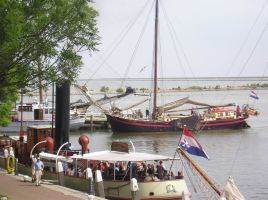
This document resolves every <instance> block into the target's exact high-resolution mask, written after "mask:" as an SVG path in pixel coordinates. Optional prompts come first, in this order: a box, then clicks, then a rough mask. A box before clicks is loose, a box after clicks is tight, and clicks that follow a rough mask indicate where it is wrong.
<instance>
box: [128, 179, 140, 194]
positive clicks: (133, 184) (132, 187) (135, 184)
mask: <svg viewBox="0 0 268 200" xmlns="http://www.w3.org/2000/svg"><path fill="white" fill-rule="evenodd" d="M130 190H131V191H132V192H136V191H139V185H138V181H137V179H135V178H132V179H131V181H130Z"/></svg>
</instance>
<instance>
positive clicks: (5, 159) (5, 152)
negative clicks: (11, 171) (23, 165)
mask: <svg viewBox="0 0 268 200" xmlns="http://www.w3.org/2000/svg"><path fill="white" fill-rule="evenodd" d="M8 155H9V153H8V150H7V149H5V150H4V157H5V158H4V169H6V170H7V157H8Z"/></svg>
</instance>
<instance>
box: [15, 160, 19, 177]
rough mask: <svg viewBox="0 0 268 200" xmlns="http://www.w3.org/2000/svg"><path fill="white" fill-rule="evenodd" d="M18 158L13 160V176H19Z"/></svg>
mask: <svg viewBox="0 0 268 200" xmlns="http://www.w3.org/2000/svg"><path fill="white" fill-rule="evenodd" d="M18 162H19V161H18V158H16V159H15V175H16V176H18V175H19V165H18Z"/></svg>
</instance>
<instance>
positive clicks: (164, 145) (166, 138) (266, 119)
mask: <svg viewBox="0 0 268 200" xmlns="http://www.w3.org/2000/svg"><path fill="white" fill-rule="evenodd" d="M256 92H257V93H258V95H259V97H260V99H259V100H254V99H251V98H249V93H250V91H248V90H238V91H207V92H177V93H168V94H165V95H160V98H159V100H160V102H161V103H166V102H170V101H172V100H175V99H179V98H183V97H185V96H190V97H191V98H192V99H193V100H197V101H203V102H207V103H214V104H219V103H227V102H235V103H238V104H239V105H243V104H250V105H252V106H254V107H255V108H257V109H258V110H259V111H260V113H261V114H260V116H258V117H251V118H250V119H249V120H248V123H249V125H250V126H251V128H249V129H241V130H218V131H202V132H199V133H195V136H196V138H197V139H198V140H199V142H200V143H201V144H202V146H203V148H204V149H205V150H206V152H207V153H208V155H209V156H210V158H211V159H210V160H206V159H203V158H199V157H195V156H192V158H193V159H194V160H195V161H196V162H197V163H198V164H199V165H200V166H201V168H202V169H204V170H205V171H206V172H207V174H208V175H209V176H210V177H213V179H214V180H216V182H217V183H219V184H220V185H224V184H225V181H226V180H227V178H228V177H229V176H230V175H231V176H232V177H233V178H234V179H235V183H236V184H237V186H238V188H239V189H240V191H241V192H242V194H243V195H244V196H245V198H246V199H258V200H262V199H263V200H265V199H268V170H267V169H268V156H267V154H266V152H268V134H267V128H268V109H266V108H267V105H268V90H256ZM79 98H80V97H79V96H77V95H75V96H72V97H71V99H72V100H76V99H79ZM140 98H144V97H140V96H129V97H127V98H125V99H121V100H120V101H117V102H116V105H117V106H119V107H125V106H126V105H129V104H130V103H132V102H136V101H138V99H140ZM96 99H97V97H96ZM147 106H148V105H146V104H145V105H142V106H141V108H142V109H143V110H145V108H146V107H147ZM81 134H86V135H87V136H88V137H89V138H90V150H91V151H92V152H93V151H99V150H106V149H108V148H109V146H110V144H111V142H112V141H113V140H122V141H129V140H131V141H132V142H133V143H134V145H135V147H136V150H137V151H142V152H149V153H156V154H163V155H169V156H172V155H174V151H175V149H176V147H177V144H178V140H179V137H180V134H181V133H150V134H148V133H139V134H133V133H132V134H113V133H112V132H111V131H110V130H98V131H93V132H91V131H89V130H83V131H79V132H72V133H71V134H70V141H71V143H72V144H73V145H74V146H75V147H77V148H80V145H79V144H78V138H79V136H80V135H81ZM187 183H188V185H189V187H190V188H191V184H190V182H189V181H188V182H187ZM191 193H192V194H193V196H194V199H199V198H195V196H196V195H195V193H194V191H193V190H191Z"/></svg>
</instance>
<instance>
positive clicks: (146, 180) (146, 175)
mask: <svg viewBox="0 0 268 200" xmlns="http://www.w3.org/2000/svg"><path fill="white" fill-rule="evenodd" d="M144 181H145V182H149V181H153V178H152V176H150V175H149V174H148V173H146V174H145V178H144Z"/></svg>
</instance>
